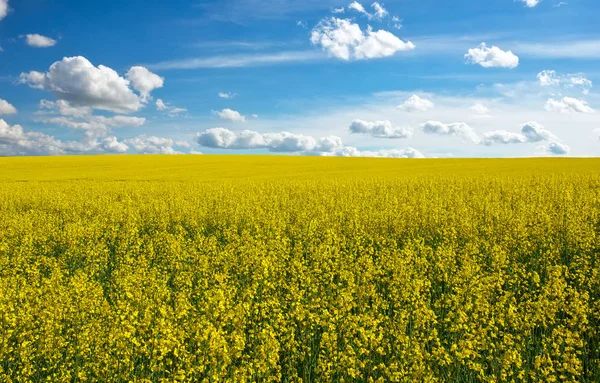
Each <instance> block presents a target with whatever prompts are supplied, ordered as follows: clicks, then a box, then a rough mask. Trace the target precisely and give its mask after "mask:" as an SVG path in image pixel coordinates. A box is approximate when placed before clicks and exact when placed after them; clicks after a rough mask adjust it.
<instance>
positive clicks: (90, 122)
mask: <svg viewBox="0 0 600 383" xmlns="http://www.w3.org/2000/svg"><path fill="white" fill-rule="evenodd" d="M40 109H41V110H40V111H39V112H37V113H36V115H37V116H38V117H37V118H36V121H38V122H42V123H45V124H54V125H59V126H63V127H66V128H70V129H75V130H81V131H84V132H85V134H86V137H88V138H90V139H91V138H99V137H103V136H106V135H107V134H108V133H110V132H111V129H112V128H137V127H140V126H142V125H144V123H145V122H146V119H145V118H142V117H133V116H122V115H115V116H111V117H106V116H95V115H92V109H91V108H89V107H75V106H72V105H71V104H70V103H69V102H68V101H65V100H57V101H56V102H54V101H48V100H42V101H40ZM57 115H58V116H57Z"/></svg>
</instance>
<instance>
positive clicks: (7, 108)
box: [0, 98, 17, 115]
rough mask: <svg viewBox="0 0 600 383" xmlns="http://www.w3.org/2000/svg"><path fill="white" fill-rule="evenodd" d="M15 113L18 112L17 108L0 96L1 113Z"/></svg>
mask: <svg viewBox="0 0 600 383" xmlns="http://www.w3.org/2000/svg"><path fill="white" fill-rule="evenodd" d="M15 113H17V108H15V107H14V106H12V105H11V104H10V103H9V102H8V101H6V100H3V99H1V98H0V115H3V114H15Z"/></svg>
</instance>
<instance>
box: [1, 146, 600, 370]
mask: <svg viewBox="0 0 600 383" xmlns="http://www.w3.org/2000/svg"><path fill="white" fill-rule="evenodd" d="M599 274H600V160H595V159H520V160H484V159H481V160H458V159H457V160H435V159H432V160H425V159H424V160H406V159H396V160H394V159H360V158H312V157H284V156H271V157H269V156H252V157H247V156H194V155H187V156H169V157H167V156H100V157H57V158H3V159H0V382H599V381H600V328H599V325H600V275H599Z"/></svg>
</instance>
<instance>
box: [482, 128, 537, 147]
mask: <svg viewBox="0 0 600 383" xmlns="http://www.w3.org/2000/svg"><path fill="white" fill-rule="evenodd" d="M525 142H527V137H525V136H524V135H522V134H521V133H513V132H507V131H506V130H495V131H492V132H487V133H484V134H483V138H482V140H481V143H482V144H483V145H487V146H490V145H493V144H524V143H525Z"/></svg>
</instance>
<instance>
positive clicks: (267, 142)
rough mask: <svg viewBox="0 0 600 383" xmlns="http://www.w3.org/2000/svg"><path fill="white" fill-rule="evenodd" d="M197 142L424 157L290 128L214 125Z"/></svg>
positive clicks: (312, 152) (234, 147) (290, 150)
mask: <svg viewBox="0 0 600 383" xmlns="http://www.w3.org/2000/svg"><path fill="white" fill-rule="evenodd" d="M196 142H197V143H198V144H199V145H200V146H203V147H207V148H213V149H232V150H249V149H266V150H269V151H270V152H277V153H299V154H306V155H321V156H346V157H396V158H422V157H424V156H423V155H422V154H421V153H419V152H418V151H417V150H415V149H412V148H408V149H405V150H395V149H393V150H379V151H360V150H358V149H356V148H355V147H351V146H344V143H343V142H342V139H341V138H340V137H337V136H326V137H321V138H319V139H316V138H314V137H312V136H306V135H303V134H294V133H289V132H281V133H259V132H256V131H252V130H244V131H242V132H239V133H235V132H233V131H231V130H229V129H224V128H213V129H208V130H206V131H204V132H201V133H198V135H197V136H196Z"/></svg>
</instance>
